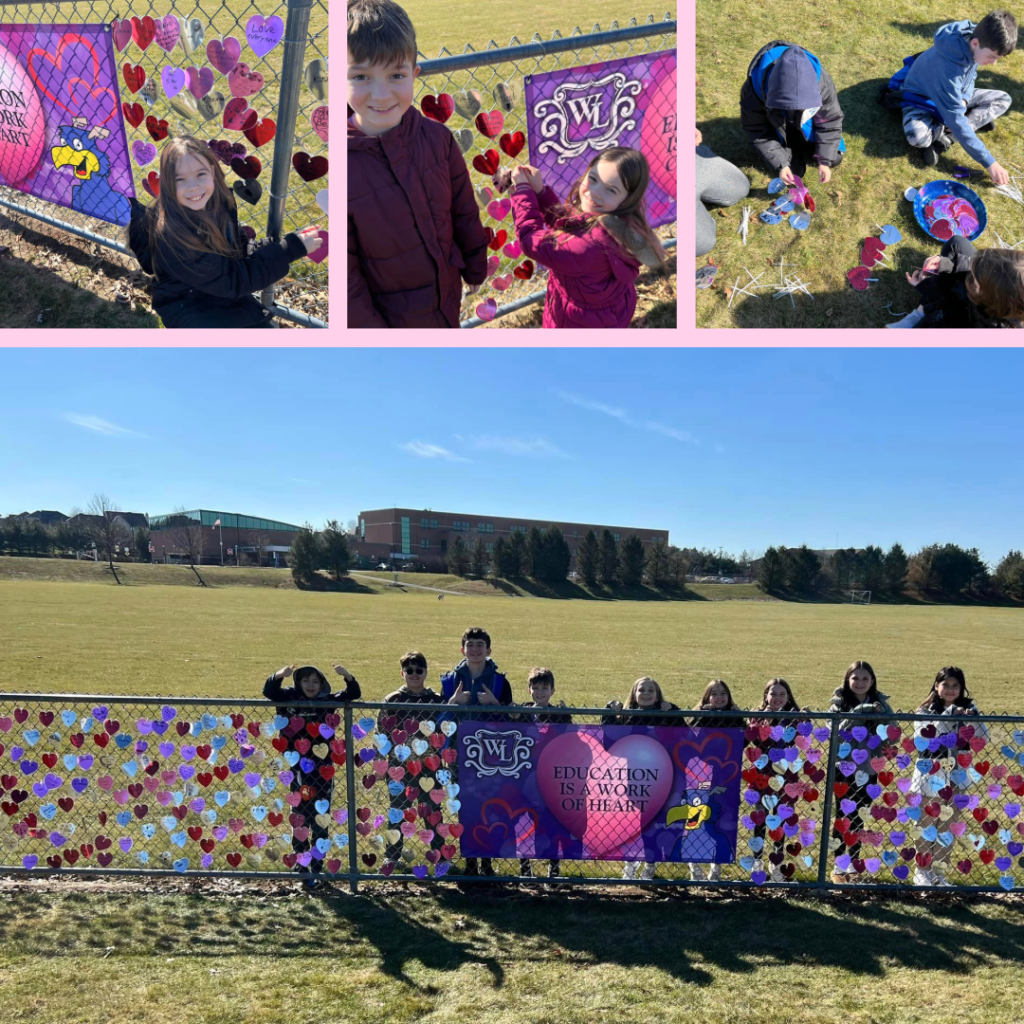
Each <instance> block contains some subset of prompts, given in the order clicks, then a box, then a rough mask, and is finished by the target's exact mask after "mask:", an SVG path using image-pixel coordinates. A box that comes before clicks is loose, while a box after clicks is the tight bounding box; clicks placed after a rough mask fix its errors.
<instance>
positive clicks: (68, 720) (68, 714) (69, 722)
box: [60, 711, 78, 729]
mask: <svg viewBox="0 0 1024 1024" xmlns="http://www.w3.org/2000/svg"><path fill="white" fill-rule="evenodd" d="M60 720H61V721H62V722H63V723H64V724H65V725H66V726H67V727H68V728H69V729H70V728H71V726H73V725H74V724H75V722H77V721H78V715H76V714H75V713H74V711H62V712H61V713H60Z"/></svg>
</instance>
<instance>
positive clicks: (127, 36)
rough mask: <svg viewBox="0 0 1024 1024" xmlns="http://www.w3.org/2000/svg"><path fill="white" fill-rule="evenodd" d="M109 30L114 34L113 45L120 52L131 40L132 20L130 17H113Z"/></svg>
mask: <svg viewBox="0 0 1024 1024" xmlns="http://www.w3.org/2000/svg"><path fill="white" fill-rule="evenodd" d="M110 27H111V31H112V33H113V36H114V45H115V46H116V47H117V52H118V53H120V52H121V51H122V50H123V49H124V48H125V47H126V46H127V45H128V44H129V43H130V42H131V41H132V20H131V18H115V19H114V20H113V22H112V23H111V26H110Z"/></svg>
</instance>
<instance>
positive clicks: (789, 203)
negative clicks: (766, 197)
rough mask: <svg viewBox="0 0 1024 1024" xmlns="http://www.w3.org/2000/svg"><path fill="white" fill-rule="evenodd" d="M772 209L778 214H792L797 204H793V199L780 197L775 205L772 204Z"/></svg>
mask: <svg viewBox="0 0 1024 1024" xmlns="http://www.w3.org/2000/svg"><path fill="white" fill-rule="evenodd" d="M771 208H772V209H773V210H774V211H775V212H776V213H792V211H793V210H795V209H796V204H795V203H794V202H793V200H792V199H786V198H785V197H780V198H779V199H776V200H775V202H774V203H772V207H771Z"/></svg>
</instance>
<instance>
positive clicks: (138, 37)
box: [132, 14, 156, 50]
mask: <svg viewBox="0 0 1024 1024" xmlns="http://www.w3.org/2000/svg"><path fill="white" fill-rule="evenodd" d="M154 35H156V23H155V22H154V21H153V19H152V18H151V17H150V16H149V15H148V14H147V15H145V16H144V17H142V18H132V39H134V40H135V44H136V45H137V46H138V48H139V49H140V50H145V49H146V47H148V46H149V44H150V43H151V42H153V36H154Z"/></svg>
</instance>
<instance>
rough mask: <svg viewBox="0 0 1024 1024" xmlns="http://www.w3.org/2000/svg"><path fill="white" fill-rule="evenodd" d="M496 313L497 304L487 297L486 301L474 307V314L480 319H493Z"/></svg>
mask: <svg viewBox="0 0 1024 1024" xmlns="http://www.w3.org/2000/svg"><path fill="white" fill-rule="evenodd" d="M497 313H498V304H497V303H496V302H495V301H494V299H488V300H487V301H486V302H481V303H480V305H479V306H477V307H476V315H477V316H478V317H480V319H481V320H493V319H494V318H495V316H497Z"/></svg>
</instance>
